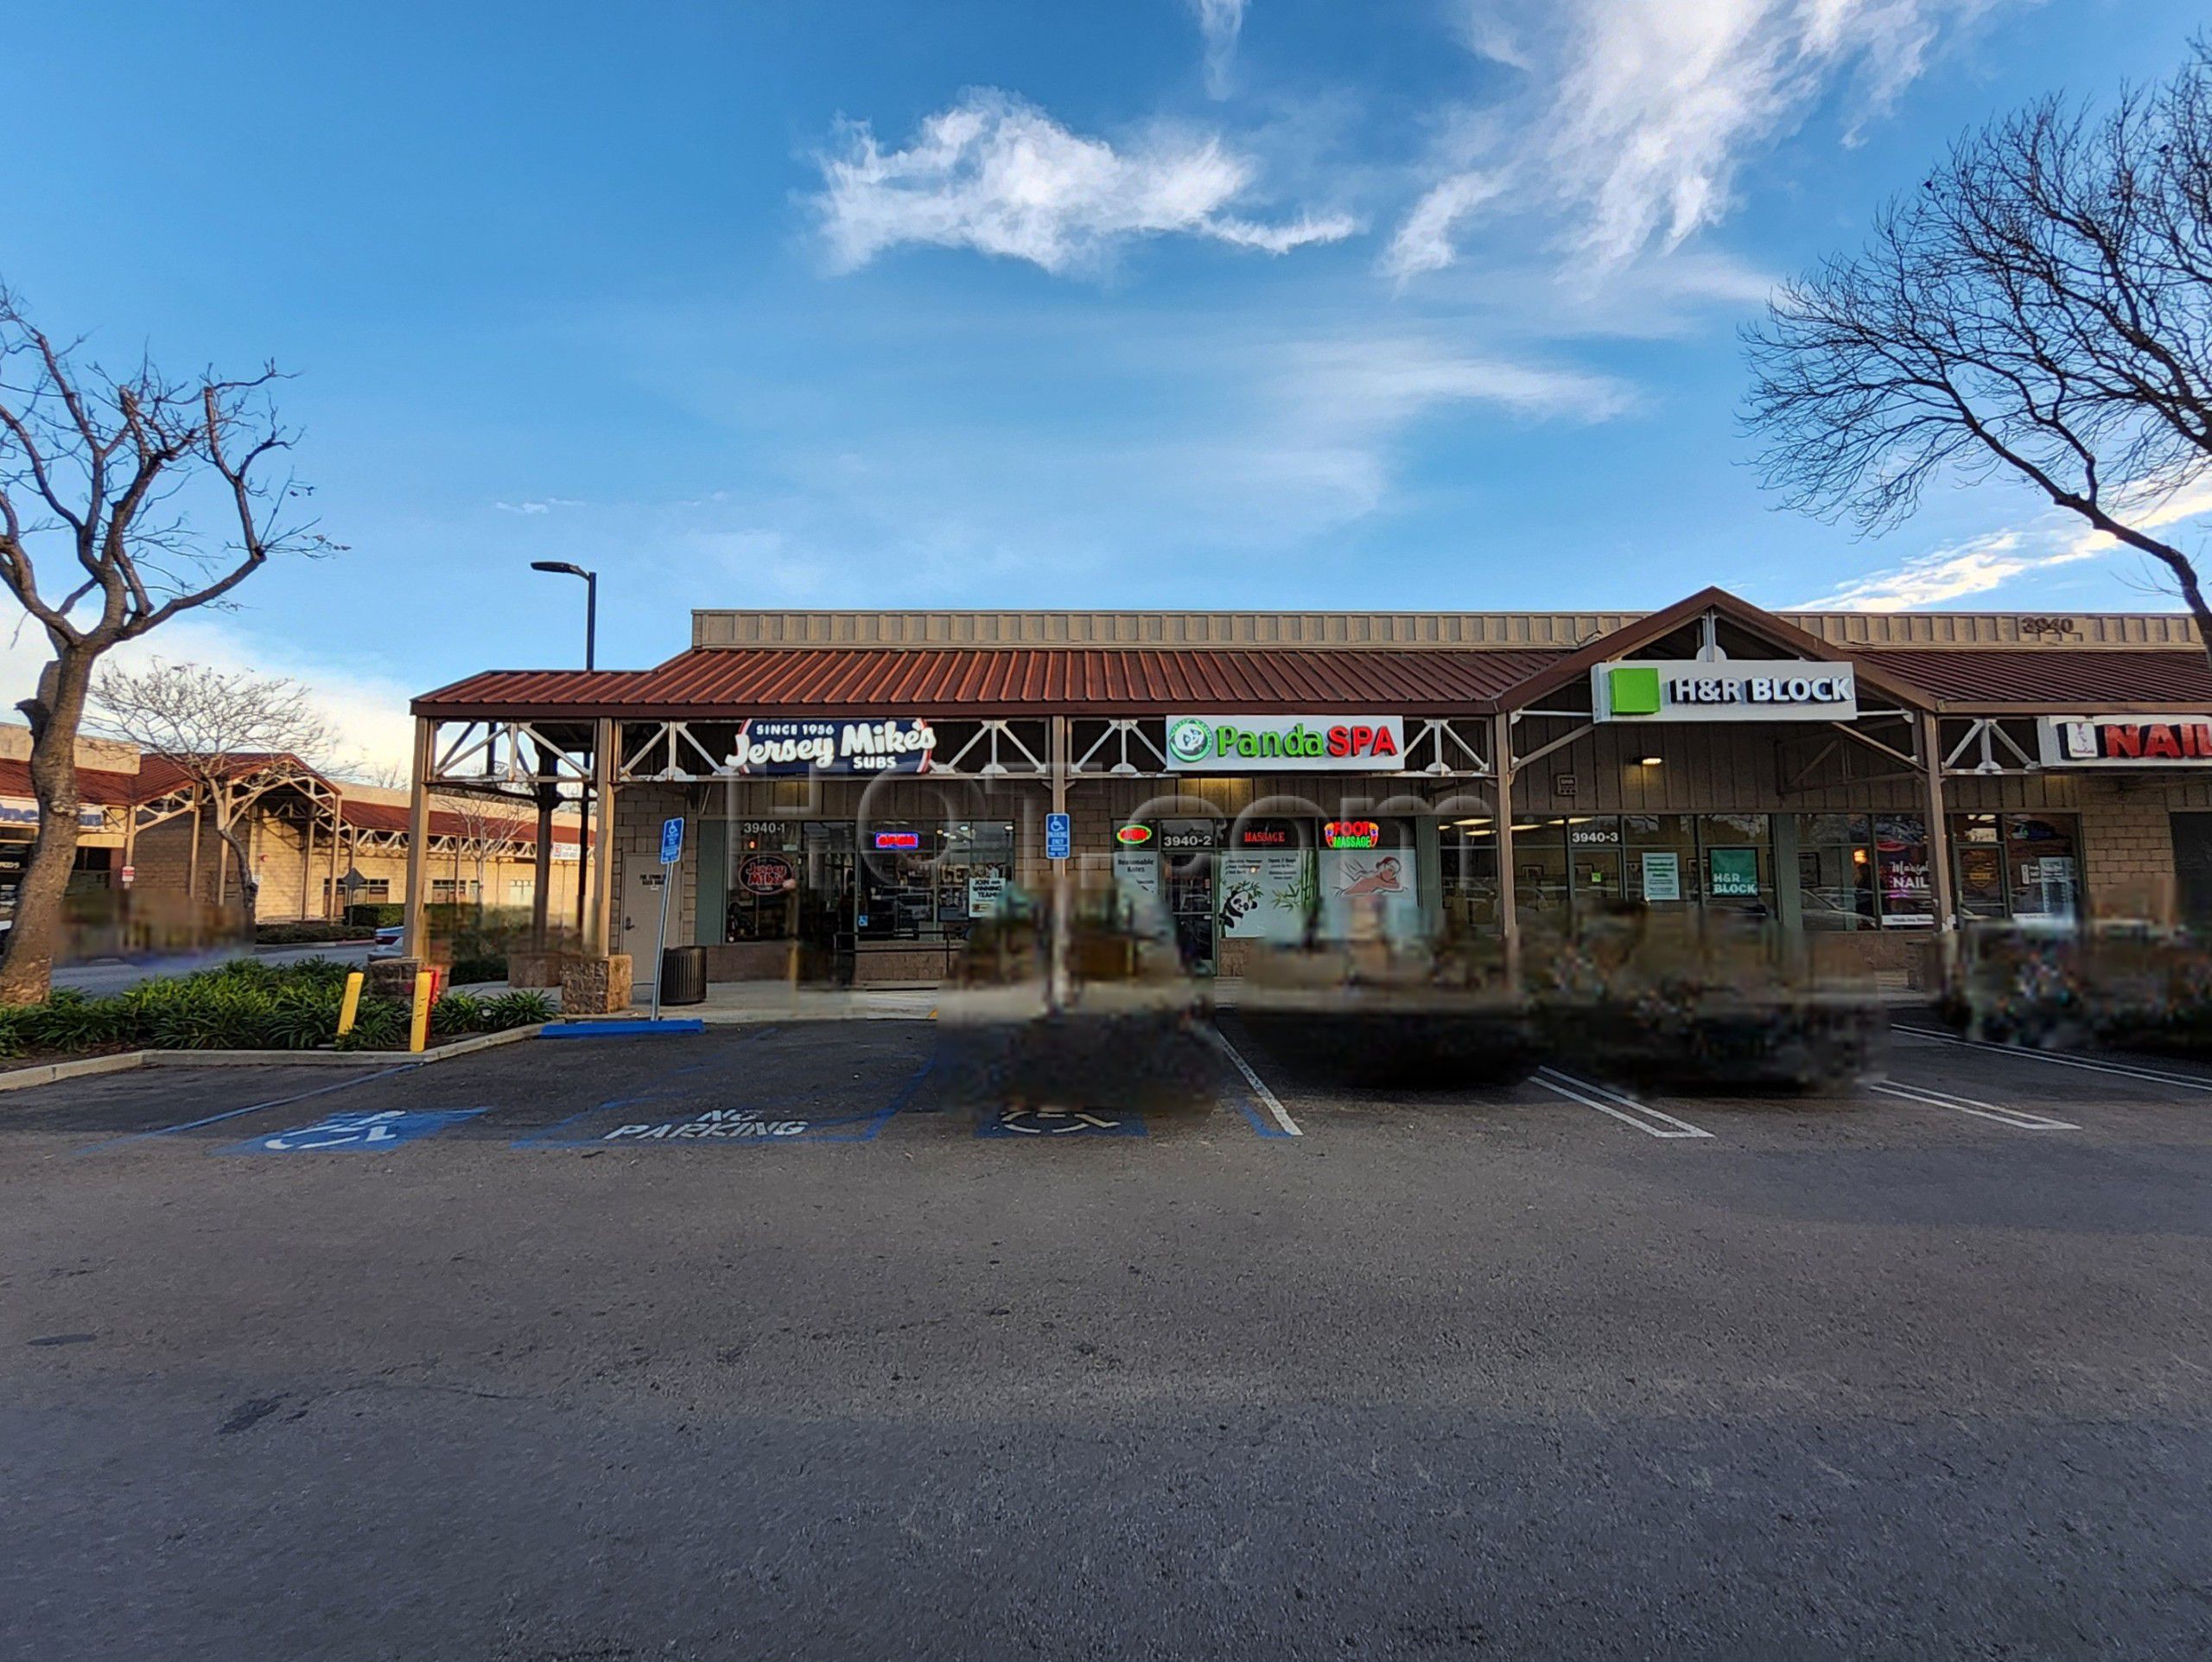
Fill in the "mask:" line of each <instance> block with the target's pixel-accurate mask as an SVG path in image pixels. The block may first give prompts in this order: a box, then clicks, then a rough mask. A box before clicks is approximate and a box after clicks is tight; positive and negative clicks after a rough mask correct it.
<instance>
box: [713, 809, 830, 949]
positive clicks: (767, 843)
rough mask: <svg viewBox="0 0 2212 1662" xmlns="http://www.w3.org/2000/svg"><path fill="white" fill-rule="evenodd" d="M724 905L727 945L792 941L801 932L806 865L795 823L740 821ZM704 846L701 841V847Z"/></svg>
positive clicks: (731, 849) (730, 856) (730, 847)
mask: <svg viewBox="0 0 2212 1662" xmlns="http://www.w3.org/2000/svg"><path fill="white" fill-rule="evenodd" d="M731 830H732V831H733V832H734V835H733V836H731V837H730V838H729V842H728V850H729V852H728V866H729V876H728V888H727V891H726V893H727V900H726V901H725V905H724V916H723V924H724V927H723V932H722V939H724V940H726V941H754V940H791V939H795V938H796V937H797V936H798V914H799V906H800V901H801V890H802V888H804V880H805V867H804V862H803V861H802V860H801V858H800V856H799V827H798V824H797V823H796V822H794V821H791V820H774V819H768V820H760V819H747V820H740V821H739V822H738V823H737V824H736V825H734V826H733V827H731ZM704 846H705V844H704V841H703V839H702V848H703V847H704Z"/></svg>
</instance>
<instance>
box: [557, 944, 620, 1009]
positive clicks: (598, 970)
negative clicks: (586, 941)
mask: <svg viewBox="0 0 2212 1662" xmlns="http://www.w3.org/2000/svg"><path fill="white" fill-rule="evenodd" d="M629 1008H630V955H629V954H628V953H627V952H614V953H611V954H609V955H608V956H607V957H604V958H601V957H598V956H595V955H594V956H587V957H582V958H569V960H567V961H566V962H565V963H563V965H562V966H561V1013H562V1014H563V1015H564V1016H607V1015H612V1014H613V1013H615V1012H617V1011H620V1010H626V1009H629Z"/></svg>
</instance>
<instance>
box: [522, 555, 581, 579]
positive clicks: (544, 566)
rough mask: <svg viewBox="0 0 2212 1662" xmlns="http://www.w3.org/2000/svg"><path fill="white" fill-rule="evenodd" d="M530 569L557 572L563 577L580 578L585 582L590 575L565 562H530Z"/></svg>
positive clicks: (578, 566) (577, 566) (579, 567)
mask: <svg viewBox="0 0 2212 1662" xmlns="http://www.w3.org/2000/svg"><path fill="white" fill-rule="evenodd" d="M530 569H531V570H533V571H557V572H560V573H561V574H562V575H563V576H570V577H582V578H584V579H586V580H587V581H588V580H589V578H590V577H591V575H592V574H591V573H590V572H588V571H587V570H584V569H583V567H582V566H580V565H571V564H569V563H568V561H566V560H532V561H531V563H530Z"/></svg>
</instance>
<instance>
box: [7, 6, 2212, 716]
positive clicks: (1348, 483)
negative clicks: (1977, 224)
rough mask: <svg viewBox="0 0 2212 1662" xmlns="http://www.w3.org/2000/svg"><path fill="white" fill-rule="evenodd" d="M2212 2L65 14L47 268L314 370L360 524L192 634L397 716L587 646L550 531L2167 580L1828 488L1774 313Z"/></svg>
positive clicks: (642, 615)
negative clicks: (1788, 451) (1983, 145)
mask: <svg viewBox="0 0 2212 1662" xmlns="http://www.w3.org/2000/svg"><path fill="white" fill-rule="evenodd" d="M2201 16H2202V14H2201V10H2200V9H2199V8H2197V7H2196V6H2192V5H2188V4H2180V3H2168V0H2134V3H2130V4H2126V5H2125V6H2123V5H2120V4H2116V3H2104V0H2045V3H2042V4H2032V3H2025V0H1664V3H1659V0H1654V3H1649V4H1645V3H1631V0H1525V3H1523V0H1500V3H1487V0H1481V3H1478V0H1411V3H1389V0H1373V3H1357V4H1355V3H1350V0H1329V3H1322V0H1248V3H1244V4H1242V5H1240V4H1238V3H1236V0H1116V3H1110V4H1108V3H1098V4H1082V3H1074V0H1065V3H1058V4H1052V5H1042V4H1037V3H1033V0H1025V3H1007V4H954V3H944V4H933V5H928V6H922V5H915V4H911V3H910V4H906V5H890V4H847V3H841V0H811V3H797V0H791V3H774V4H771V3H739V0H728V3H723V4H719V5H695V6H656V5H638V6H632V7H625V8H620V9H613V10H610V9H608V8H606V7H603V6H601V7H583V6H570V5H563V4H551V3H547V4H538V5H533V6H530V7H521V6H516V7H494V6H484V5H454V4H451V3H448V4H444V5H441V6H435V7H431V6H420V7H418V6H411V5H402V4H390V5H385V6H382V7H377V8H336V7H309V6H300V5H297V4H289V5H281V6H280V5H268V6H253V5H233V6H229V7H225V8H221V9H219V12H218V10H216V9H208V8H180V7H176V6H173V5H163V6H154V5H137V4H130V3H120V4H118V5H115V6H110V7H105V8H99V9H89V8H81V7H78V8H70V7H42V8H35V9H31V10H28V11H27V12H26V13H25V15H24V16H22V17H21V18H19V19H18V20H16V23H15V25H14V26H13V30H12V36H11V48H10V53H9V54H8V55H7V60H6V61H5V63H4V64H0V94H4V103H5V107H6V108H7V109H8V110H9V111H10V134H11V137H10V163H9V165H8V166H7V167H6V168H5V169H0V226H4V227H5V231H4V233H0V235H3V236H4V240H0V276H4V277H5V278H6V279H7V280H8V281H9V282H10V283H12V284H13V285H15V286H16V288H17V289H18V290H21V291H22V293H23V294H24V295H25V296H27V297H28V299H29V302H31V305H32V306H33V308H34V309H35V313H36V315H39V316H40V317H41V319H42V320H44V321H45V322H47V324H48V327H49V328H53V329H54V330H56V331H61V332H75V331H79V330H85V331H90V332H92V335H93V343H94V349H95V350H96V351H97V352H99V353H103V354H106V355H110V356H111V357H113V358H115V359H118V360H120V359H124V358H126V357H129V356H131V355H133V354H135V353H137V350H138V349H139V348H140V347H141V346H142V345H143V346H146V347H150V348H151V349H152V350H153V351H154V353H156V357H157V358H159V359H160V360H163V361H165V362H167V363H168V364H170V365H172V366H180V367H189V366H197V365H199V364H200V363H203V362H207V361H213V362H216V363H219V364H223V365H229V366H245V365H252V364H256V363H257V362H258V361H260V360H262V359H264V358H265V357H274V358H276V359H277V360H278V361H279V362H280V364H282V365H283V366H284V367H285V368H287V369H289V370H290V371H293V372H295V373H296V375H297V376H298V379H296V380H295V381H293V382H292V383H290V384H289V385H288V386H287V387H286V388H285V390H284V394H283V403H284V409H285V411H286V413H287V415H288V416H289V417H291V418H292V419H293V420H294V421H296V422H297V423H300V424H301V425H302V426H303V427H304V428H305V430H306V436H305V439H304V441H303V443H302V448H301V452H300V468H301V472H302V476H303V477H305V478H307V479H308V480H311V481H314V482H315V485H316V486H317V487H318V498H317V500H318V501H319V503H320V506H321V513H322V516H323V524H324V528H325V529H326V530H327V532H329V533H330V534H331V535H333V536H334V537H335V538H337V539H338V540H340V541H341V542H343V543H346V544H349V545H350V550H351V551H350V552H348V553H346V555H344V556H343V557H340V558H337V559H334V560H331V561H327V562H319V563H315V564H295V565H293V566H290V567H289V568H287V569H284V570H277V571H274V572H271V573H270V574H268V575H266V576H263V577H260V578H257V579H256V580H255V582H254V583H252V584H251V585H249V587H248V588H247V589H245V591H243V594H242V599H243V601H244V606H243V608H241V609H240V610H239V611H238V612H236V613H234V614H227V615H225V616H222V617H218V618H207V619H201V620H198V621H194V623H192V624H191V625H190V626H189V627H182V628H180V629H179V630H178V631H177V632H176V633H175V634H170V635H167V636H165V637H164V640H163V641H162V642H159V643H157V647H158V648H159V649H162V650H165V651H166V652H167V653H168V655H170V656H191V657H198V658H202V659H216V660H220V661H225V662H231V663H241V662H242V663H251V664H254V665H257V666H260V667H263V668H266V669H272V670H277V671H283V672H290V673H295V674H298V675H301V676H302V677H304V678H308V679H310V680H312V681H314V682H315V684H316V685H319V686H321V687H322V688H324V689H325V690H326V691H327V694H328V697H329V698H330V700H331V702H332V704H333V706H334V709H336V710H338V711H339V712H340V714H341V716H344V717H345V718H346V719H347V720H348V721H349V722H350V723H354V724H355V725H357V726H358V727H359V729H361V730H362V731H363V732H364V733H367V734H371V735H372V736H371V737H370V738H368V739H367V740H365V743H364V748H365V750H367V751H368V752H370V753H372V754H375V755H385V756H389V755H393V754H395V753H396V749H397V734H398V733H399V731H400V729H399V726H398V723H397V721H396V720H393V719H392V718H393V717H394V716H396V715H397V712H398V710H399V708H400V704H401V701H402V700H404V695H405V694H406V693H408V692H411V691H421V690H423V689H425V688H428V687H429V686H432V685H438V684H440V683H442V682H444V681H447V680H449V679H452V678H455V677H456V676H458V675H461V674H463V673H466V672H469V671H472V670H474V669H478V668H484V667H491V666H506V665H543V664H560V663H565V662H568V661H571V660H572V659H574V657H575V653H576V650H577V644H578V642H577V637H578V636H579V634H580V633H581V631H580V614H581V593H580V586H579V585H575V584H574V583H564V582H563V581H561V580H558V579H555V578H550V577H544V576H534V575H532V574H531V573H530V572H529V571H528V570H527V569H526V568H527V564H528V562H529V561H531V559H538V558H554V559H569V560H575V561H577V562H580V563H582V564H588V565H592V566H595V567H596V568H598V569H599V570H601V572H602V573H603V574H604V575H603V576H602V580H601V662H602V663H605V664H613V665H644V664H649V663H653V662H657V661H658V660H659V659H662V658H664V657H665V656H667V655H669V654H670V653H673V652H675V651H677V650H678V649H680V648H681V646H683V644H684V643H685V640H686V634H685V631H686V627H687V614H688V610H689V608H690V607H692V606H694V605H717V606H747V605H801V606H932V605H934V606H1062V605H1100V606H1157V605H1174V606H1219V607H1351V608H1376V607H1407V608H1469V609H1484V608H1523V607H1547V608H1549V607H1559V608H1570V607H1600V606H1603V607H1640V606H1656V605H1660V604H1663V603H1665V602H1669V601H1671V600H1674V599H1676V598H1679V597H1680V596H1681V595H1683V594H1684V593H1687V592H1688V591H1689V590H1691V589H1695V588H1697V587H1699V586H1700V585H1702V584H1704V583H1722V584H1725V585H1726V586H1728V587H1730V588H1732V589H1737V590H1738V592H1740V593H1742V594H1744V595H1747V596H1749V597H1750V598H1751V599H1753V600H1755V601H1758V602H1763V603H1766V604H1770V605H1776V606H1793V605H1799V604H1803V603H1807V602H1818V601H1822V600H1831V601H1836V602H1840V603H1854V604H1891V603H1897V602H1900V601H1910V602H1919V603H1929V602H1935V603H1945V604H1953V605H1962V606H1993V607H2004V608H2053V609H2069V608H2074V609H2079V608H2126V609H2144V608H2152V607H2158V606H2162V605H2164V603H2165V602H2162V601H2160V600H2158V598H2156V597H2155V596H2152V595H2147V594H2145V592H2144V589H2143V588H2142V586H2141V585H2142V583H2143V577H2142V575H2141V573H2140V570H2139V567H2137V566H2136V565H2135V564H2133V563H2130V562H2126V561H2123V560H2120V559H2117V558H2112V557H2083V556H2084V555H2085V553H2086V551H2085V550H2084V549H2083V548H2082V544H2081V539H2080V538H2079V537H2078V535H2077V534H2076V532H2075V530H2074V529H2073V528H2072V527H2071V526H2070V525H2065V524H2063V523H2062V522H2059V521H2057V520H2056V519H2053V518H2052V517H2050V515H2049V514H2048V513H2044V511H2042V510H2040V509H2039V508H2038V507H2037V504H2036V503H2035V502H2034V501H2033V500H2031V499H2030V498H2029V497H2028V496H2026V495H2025V494H2022V493H2019V492H2017V491H2014V490H2012V489H2010V488H2000V487H1982V488H1980V489H1977V490H1973V491H1944V492H1939V493H1938V494H1935V495H1934V496H1932V497H1931V498H1930V499H1929V502H1928V505H1927V506H1926V507H1925V509H1924V510H1923V513H1921V514H1920V515H1919V517H1918V518H1916V519H1915V520H1914V521H1912V522H1911V523H1910V525H1907V526H1906V527H1904V529H1903V530H1901V531H1898V532H1894V533H1892V534H1891V535H1890V536H1888V537H1885V538H1881V539H1879V540H1876V541H1871V542H1870V541H1861V540H1855V539H1853V538H1852V537H1851V536H1850V535H1849V534H1848V533H1847V532H1844V531H1842V530H1840V529H1837V528H1834V527H1830V526H1827V525H1821V524H1818V523H1816V522H1814V521H1809V520H1807V519H1802V518H1799V517H1796V516H1795V515H1791V514H1789V513H1784V512H1781V511H1778V510H1777V508H1776V507H1775V506H1774V505H1773V503H1772V501H1771V500H1770V499H1769V498H1767V497H1765V496H1764V495H1763V494H1761V492H1760V491H1759V489H1758V485H1757V482H1756V481H1755V480H1754V478H1753V477H1752V476H1751V473H1750V471H1749V470H1748V468H1746V467H1745V465H1744V464H1745V455H1746V451H1747V449H1748V446H1747V444H1746V443H1745V440H1744V439H1743V438H1742V437H1741V436H1739V435H1738V432H1737V430H1736V429H1735V425H1734V410H1735V406H1736V404H1737V401H1738V398H1739V397H1740V395H1741V392H1742V390H1743V384H1744V369H1743V365H1742V360H1741V356H1740V353H1739V350H1738V347H1737V345H1736V341H1735V331H1736V330H1737V328H1738V327H1739V326H1740V325H1741V324H1742V323H1743V322H1745V321H1746V320H1747V319H1749V318H1751V316H1753V315H1756V312H1757V309H1758V304H1759V301H1760V296H1762V295H1763V294H1764V292H1765V290H1766V289H1767V288H1768V286H1769V285H1770V283H1771V282H1772V281H1773V280H1775V279H1776V278H1777V277H1779V276H1782V275H1783V274H1786V273H1788V272H1790V271H1795V270H1796V269H1799V268H1802V266H1804V265H1806V264H1808V263H1810V262H1811V261H1812V260H1814V259H1815V258H1818V257H1819V256H1820V255H1821V253H1822V252H1827V251H1829V250H1836V249H1844V248H1848V247H1850V246H1852V245H1855V244H1856V242H1857V241H1858V239H1859V237H1860V236H1861V234H1862V233H1863V231H1864V229H1865V227H1866V224H1867V222H1868V220H1869V218H1870V216H1871V214H1872V211H1873V210H1874V208H1875V207H1876V206H1877V205H1878V202H1879V201H1881V199H1882V198H1883V197H1884V196H1885V195H1886V194H1889V193H1891V192H1892V191H1896V190H1898V189H1900V188H1907V187H1909V186H1910V184H1911V183H1912V181H1914V180H1915V179H1916V176H1917V173H1916V169H1919V168H1921V167H1922V166H1923V165H1924V164H1925V162H1927V161H1928V159H1929V157H1931V156H1933V155H1934V154H1936V151H1937V150H1939V149H1940V147H1941V146H1942V144H1943V143H1944V142H1945V141H1946V140H1947V139H1948V137H1950V136H1951V135H1953V134H1954V133H1955V132H1956V131H1959V130H1960V129H1961V127H1963V126H1965V125H1967V124H1970V123H1973V122H1975V121H1978V120H1980V119H1981V118H1986V117H1987V116H1989V115H1992V114H1994V113H1996V112H1998V111H2002V110H2004V109H2005V108H2007V107H2009V106H2011V105H2015V104H2018V103H2019V102H2021V101H2023V100H2024V99H2029V98H2031V97H2033V96H2035V95H2037V94H2038V93H2041V92H2045V91H2049V90H2053V89H2065V90H2069V91H2073V92H2079V93H2083V94H2093V93H2094V94H2103V93H2105V92H2108V91H2110V90H2111V89H2112V88H2113V86H2116V85H2117V84H2118V83H2119V82H2120V81H2121V80H2125V79H2126V78H2130V77H2134V78H2147V77H2152V76H2156V75H2158V74H2161V73H2164V72H2165V71H2166V70H2168V69H2169V68H2171V67H2172V66H2173V65H2174V64H2175V63H2176V62H2177V60H2178V59H2179V57H2180V55H2181V53H2182V50H2183V43H2184V41H2185V39H2186V37H2187V35H2188V34H2189V32H2190V30H2191V29H2192V28H2195V27H2196V26H2198V24H2199V23H2200V22H2201ZM2201 540H2202V538H2201V533H2200V532H2198V531H2196V530H2194V529H2192V530H2190V531H2189V532H2186V533H2185V534H2184V536H2183V541H2184V542H2185V543H2187V544H2190V545H2191V546H2196V545H2197V544H2199V543H2200V542H2201ZM35 657H36V653H35V650H34V649H33V648H32V646H31V644H30V643H29V642H19V643H18V645H17V646H16V648H15V649H14V650H12V651H11V652H10V653H9V654H8V656H7V657H6V659H5V660H4V662H5V664H6V667H7V673H8V677H9V678H10V680H11V681H20V682H22V683H26V684H27V683H28V680H29V676H30V675H31V673H32V672H33V667H34V664H35ZM0 691H6V692H7V698H8V702H10V703H12V702H13V700H14V698H15V697H17V696H20V693H19V692H17V691H15V690H13V689H0Z"/></svg>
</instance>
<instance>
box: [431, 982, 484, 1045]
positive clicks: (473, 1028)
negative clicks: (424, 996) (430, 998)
mask: <svg viewBox="0 0 2212 1662" xmlns="http://www.w3.org/2000/svg"><path fill="white" fill-rule="evenodd" d="M483 1029H484V1001H483V1000H482V999H480V998H479V997H476V995H475V994H474V993H467V992H449V993H448V994H447V995H446V996H445V997H442V998H441V999H439V1000H438V1002H437V1003H435V1004H433V1005H432V1006H431V1007H430V1031H431V1032H432V1033H434V1034H435V1035H438V1036H439V1037H441V1038H444V1037H446V1036H448V1035H452V1034H455V1033H480V1032H482V1031H483Z"/></svg>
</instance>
